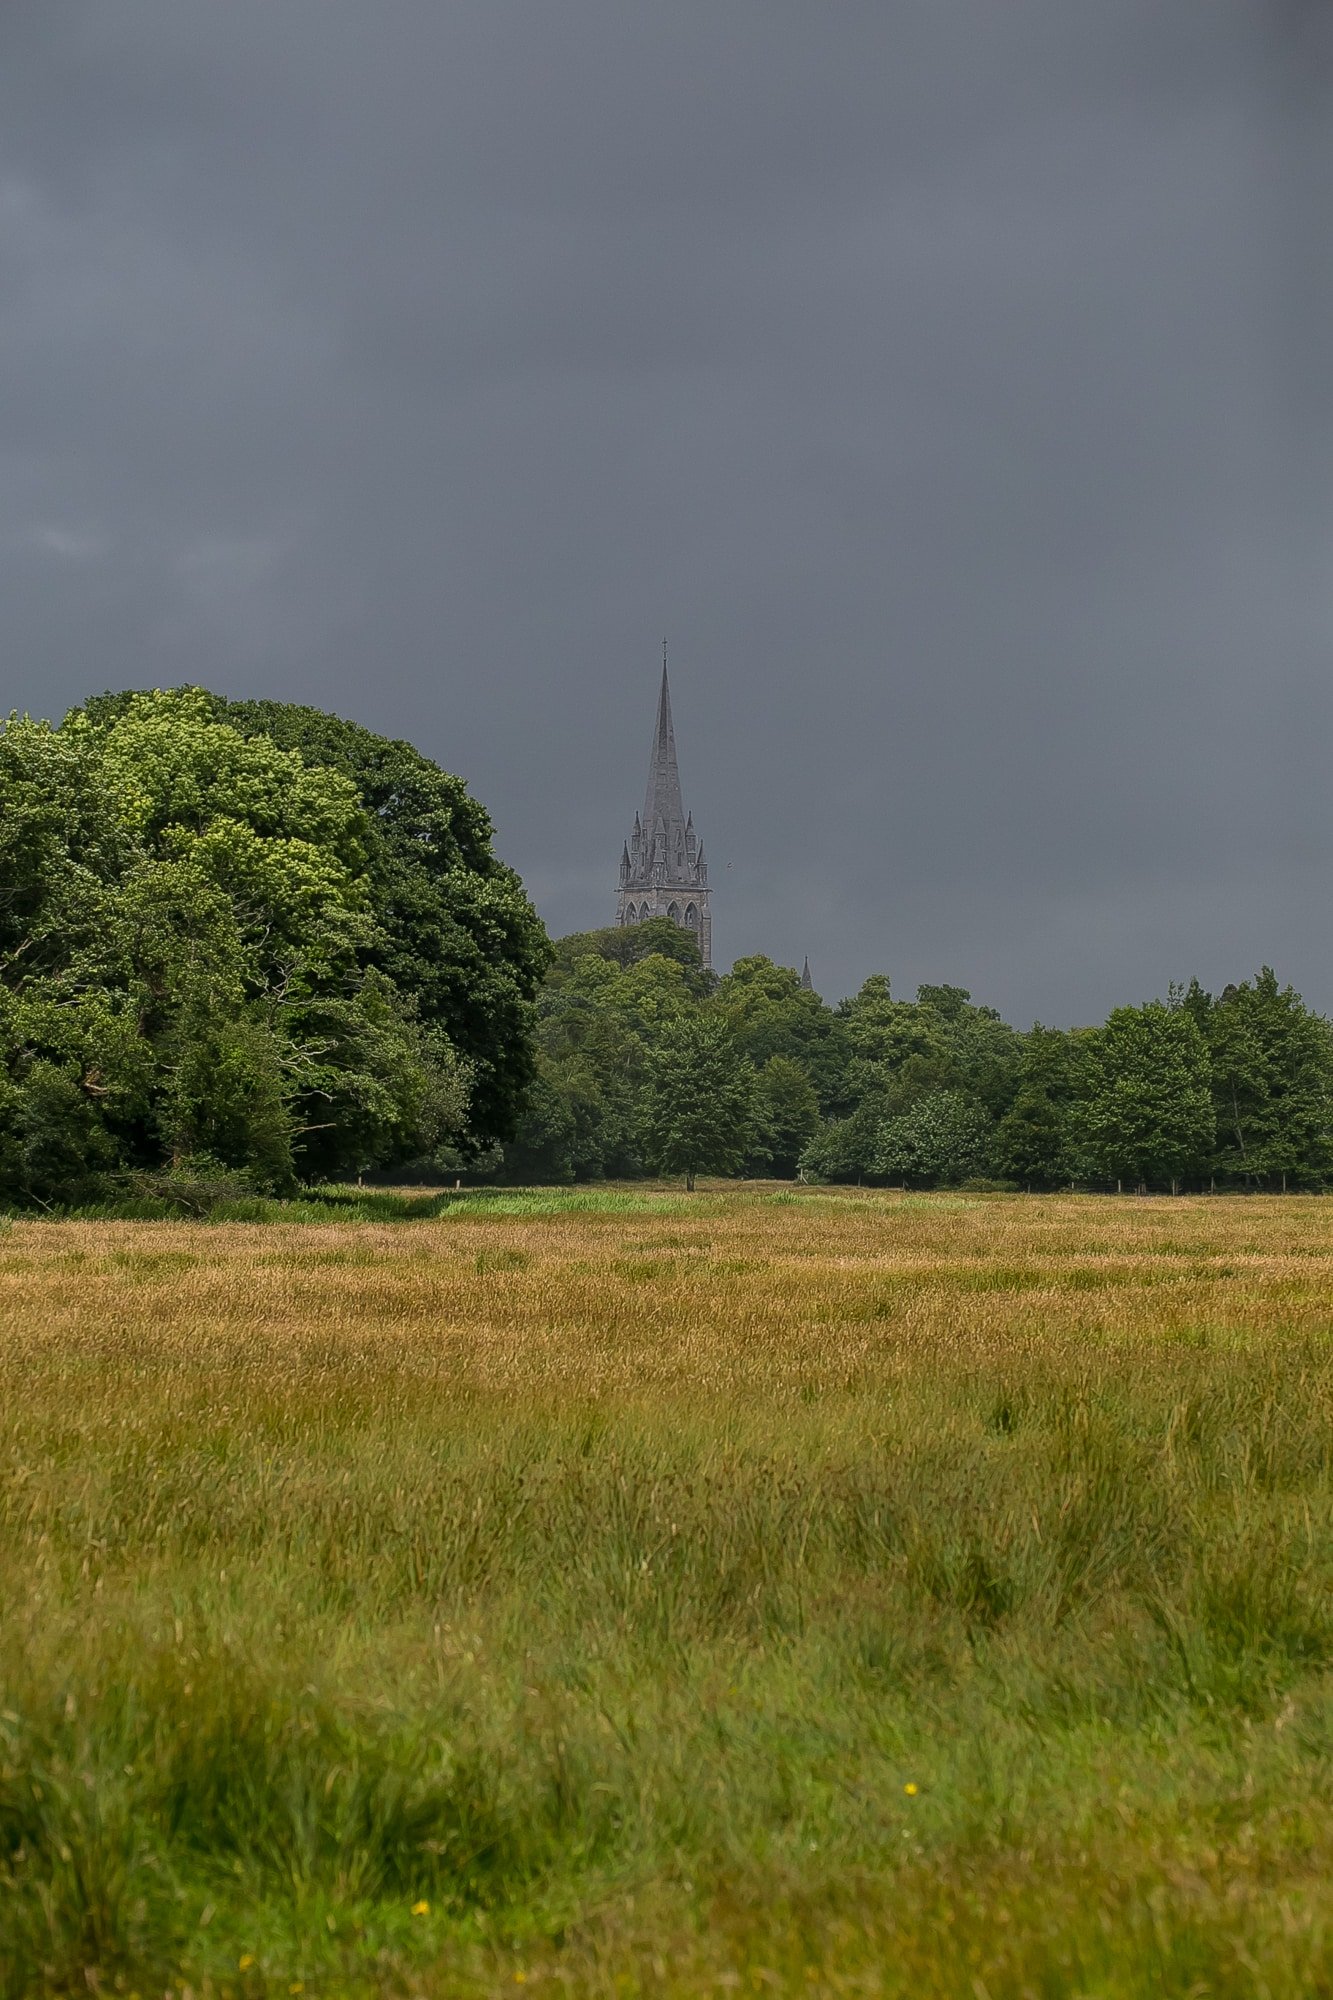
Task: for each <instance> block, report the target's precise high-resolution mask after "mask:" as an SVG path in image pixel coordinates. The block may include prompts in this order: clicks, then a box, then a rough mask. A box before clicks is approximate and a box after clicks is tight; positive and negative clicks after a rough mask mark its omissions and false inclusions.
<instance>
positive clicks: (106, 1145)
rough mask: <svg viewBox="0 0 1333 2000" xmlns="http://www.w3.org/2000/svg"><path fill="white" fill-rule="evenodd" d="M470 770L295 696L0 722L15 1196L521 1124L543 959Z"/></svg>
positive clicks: (134, 699) (175, 694) (462, 1139)
mask: <svg viewBox="0 0 1333 2000" xmlns="http://www.w3.org/2000/svg"><path fill="white" fill-rule="evenodd" d="M549 949H550V948H549V945H548V942H547V939H546V936H545V933H544V931H543V930H542V927H541V925H540V923H539V921H538V919H537V916H536V913H535V912H534V911H533V909H532V907H531V905H530V903H529V902H528V900H527V898H526V896H525V895H524V893H523V890H522V887H521V884H520V883H519V881H518V879H517V877H516V876H515V875H514V874H513V873H512V871H510V870H509V869H507V868H505V867H503V866H502V865H501V864H500V863H499V862H498V861H497V860H496V859H495V857H494V855H493V854H492V852H491V844H490V825H489V822H488V820H487V818H486V815H485V813H484V812H483V811H482V810H481V808H480V807H479V806H478V805H477V804H476V802H475V801H474V800H472V799H471V798H469V796H468V794H467V792H466V790H465V788H464V787H463V785H462V784H461V783H460V782H459V780H458V779H456V778H452V777H450V776H448V775H447V774H446V773H445V772H443V771H441V770H439V769H438V768H437V767H436V766H435V765H433V764H432V763H430V761H429V760H428V759H427V758H425V757H422V756H421V755H420V754H419V753H418V752H417V751H415V750H413V749H412V748H411V746H410V745H408V744H406V743H393V742H389V741H387V740H386V739H384V738H382V737H378V736H374V735H372V734H371V732H369V731H368V730H364V729H359V728H357V727H356V726H355V725H353V724H350V723H344V722H340V721H338V720H337V719H336V718H334V717H332V716H326V715H322V714H320V713H319V712H318V711H316V710H313V709H307V708H296V707H290V706H287V705H284V704H280V703H268V702H256V703H228V702H226V701H223V700H221V699H219V698H218V697H215V696H213V695H210V694H208V693H206V692H205V691H204V690H202V689H199V688H181V689H176V690H174V691H172V692H168V693H161V692H157V693H138V694H123V695H114V696H103V697H100V698H98V699H97V700H94V701H91V702H89V703H88V704H87V706H86V707H85V708H83V709H79V710H75V711H73V712H72V713H71V714H70V715H69V716H67V717H66V719H65V721H64V723H63V724H61V725H60V726H59V727H58V728H55V727H52V726H51V725H50V724H49V723H45V722H35V721H31V720H29V719H27V718H18V717H12V718H11V719H10V721H9V723H8V726H7V727H6V728H5V729H4V731H3V733H2V734H0V1200H3V1201H6V1202H9V1203H32V1204H37V1205H41V1206H48V1207H54V1206H59V1205H66V1204H70V1203H77V1202H86V1201H89V1200H96V1199H101V1198H104V1197H106V1196H107V1195H109V1194H114V1193H116V1192H118V1191H121V1190H123V1189H125V1188H126V1187H127V1186H133V1185H134V1184H135V1183H136V1181H139V1182H142V1181H143V1180H144V1179H145V1177H147V1178H150V1179H151V1178H152V1177H153V1176H157V1177H158V1178H159V1179H161V1178H162V1177H163V1176H166V1177H169V1178H170V1177H174V1178H175V1180H176V1182H177V1183H184V1182H188V1181H190V1180H194V1181H196V1182H201V1181H202V1182H204V1183H206V1182H208V1181H209V1180H210V1178H211V1179H212V1180H214V1181H215V1182H225V1181H227V1180H228V1179H230V1180H232V1181H235V1180H236V1179H238V1178H240V1179H243V1180H245V1181H246V1182H248V1184H250V1185H251V1186H254V1187H256V1188H259V1189H264V1190H272V1191H276V1192H282V1191H284V1190H286V1189H288V1188H290V1187H291V1186H292V1185H294V1184H295V1183H296V1181H297V1180H298V1179H304V1180H310V1179H318V1178H321V1177H327V1176H330V1175H339V1174H346V1173H349V1172H353V1173H354V1172H357V1171H360V1170H364V1169H366V1168H370V1167H375V1166H389V1165H392V1164H393V1163H395V1162H400V1161H402V1160H404V1159H405V1158H409V1157H412V1156H414V1155H420V1154H423V1153H424V1154H430V1153H438V1151H439V1149H440V1148H441V1147H445V1146H449V1147H452V1148H454V1149H456V1152H457V1156H458V1157H460V1158H466V1157H471V1156H472V1155H474V1154H475V1153H476V1151H477V1150H478V1148H480V1147H484V1146H488V1145H492V1144H493V1143H494V1142H496V1141H497V1140H502V1139H504V1138H507V1137H509V1136H510V1135H511V1134H512V1132H513V1130H514V1127H515V1121H516V1118H517V1113H518V1108H519V1105H520V1103H521V1101H522V1098H523V1094H524V1092H525V1090H526V1088H527V1086H528V1084H529V1082H530V1081H531V1077H532V1049H531V1034H530V1016H531V1005H532V998H533V995H534V993H535V992H536V989H537V986H538V984H539V982H540V979H541V976H542V973H543V971H544V969H545V966H546V964H547V962H548V958H549Z"/></svg>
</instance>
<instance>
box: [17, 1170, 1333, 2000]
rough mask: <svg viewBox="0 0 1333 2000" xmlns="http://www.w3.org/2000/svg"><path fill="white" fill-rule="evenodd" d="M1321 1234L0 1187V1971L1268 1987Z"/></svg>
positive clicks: (1296, 1924)
mask: <svg viewBox="0 0 1333 2000" xmlns="http://www.w3.org/2000/svg"><path fill="white" fill-rule="evenodd" d="M599 1202H604V1205H603V1206H601V1207H599V1205H598V1203H599ZM525 1207H526V1209H527V1210H528V1211H529V1212H526V1213H525V1212H523V1211H524V1209H525ZM515 1211H518V1212H515ZM1331 1273H1333V1204H1329V1203H1325V1202H1323V1201H1320V1200H1315V1199H1308V1198H1292V1199H1291V1200H1285V1201H1284V1200H1252V1201H1245V1200H1238V1199H1237V1200H1232V1199H1216V1200H1188V1199H1181V1200H1174V1201H1173V1200H1165V1199H1163V1200H1154V1201H1135V1200H1129V1199H1127V1200H1124V1201H1112V1200H1098V1199H1078V1198H1072V1197H1070V1198H1063V1197H1058V1198H1057V1197H1050V1198H1046V1197H1041V1198H1026V1199H1025V1198H1012V1199H1005V1198H975V1199H973V1198H967V1197H944V1196H941V1197H900V1196H894V1195H885V1194H861V1193H857V1192H850V1191H849V1192H847V1193H832V1192H813V1191H811V1192H805V1191H798V1192H796V1193H794V1194H775V1193H774V1192H773V1191H771V1190H769V1191H765V1190H744V1191H735V1190H729V1189H722V1188H715V1189H710V1190H708V1191H706V1192H703V1193H701V1194H700V1195H699V1196H696V1197H694V1198H686V1197H683V1196H681V1195H678V1194H675V1193H672V1192H670V1191H664V1190H658V1191H653V1192H648V1193H636V1194H632V1195H619V1196H618V1195H614V1194H608V1195H607V1196H606V1197H604V1198H603V1197H597V1198H595V1199H593V1200H592V1201H591V1202H590V1203H589V1202H585V1203H583V1204H582V1205H580V1204H578V1203H576V1204H574V1205H572V1206H571V1205H570V1204H569V1203H568V1202H567V1201H565V1200H562V1199H561V1198H560V1197H559V1196H552V1197H549V1198H547V1197H537V1198H533V1199H531V1200H529V1201H527V1202H526V1203H525V1202H524V1201H522V1200H512V1199H511V1200H508V1201H506V1200H504V1199H501V1200H499V1201H495V1200H490V1201H487V1200H485V1199H483V1200H480V1201H465V1202H463V1203H460V1204H458V1205H457V1206H456V1207H455V1208H453V1209H451V1210H449V1211H448V1212H446V1213H445V1214H444V1215H443V1216H442V1217H441V1218H440V1219H439V1220H435V1221H422V1222H413V1223H406V1224H378V1223H373V1222H353V1223H331V1224H306V1225H300V1226H285V1225H281V1224H278V1225H266V1226H248V1225H245V1224H241V1223H232V1224H222V1225H211V1226H207V1225H190V1224H182V1223H125V1222H100V1223H98V1222H82V1223H80V1222H70V1223H61V1224H44V1223H19V1224H16V1225H15V1226H14V1227H13V1228H12V1229H10V1230H9V1231H8V1232H7V1233H6V1234H5V1236H4V1237H3V1240H0V1398H2V1403H0V1412H2V1413H0V1587H2V1588H3V1591H4V1601H5V1604H6V1615H5V1620H4V1630H3V1644H2V1646H0V1679H2V1683H3V1684H2V1686H0V1710H2V1713H0V1962H5V1963H7V1964H8V1965H10V1966H12V1967H14V1968H15V1970H14V1971H13V1972H12V1973H11V1974H10V1985H9V1987H8V1989H3V1988H0V1990H8V1991H9V1992H11V1993H14V1994H17V1993H20V1992H28V1991H34V1990H41V1989H42V1988H43V1986H44V1987H46V1988H47V1989H50V1990H67V1989H73V1990H79V1991H83V1992H86V1991H87V1990H88V1987H89V1985H90V1984H91V1985H93V1986H94V1987H105V1988H107V1989H109V1990H110V1989H115V1988H116V1987H117V1985H118V1987H119V1990H122V1991H125V1992H129V1991H131V1990H135V1991H139V1992H141V1993H143V1994H147V1993H149V1992H165V1991H166V1990H167V1989H168V1988H169V1987H170V1988H172V1989H173V1990H174V1991H176V1992H180V1991H181V1987H182V1982H184V1983H188V1984H190V1985H191V1986H192V1988H193V1990H194V1991H196V1992H204V1991H210V1992H218V1993H222V1992H227V1991H230V1992H235V1993H237V1994H242V1993H258V1992H275V1993H276V1992H288V1991H289V1990H290V1989H291V1988H292V1987H293V1986H294V1985H295V1983H296V1982H297V1981H300V1982H302V1984H303V1987H304V1990H305V1991H306V1992H309V1993H312V1994H313V1993H317V1992H326V1991H327V1992H330V1993H333V1992H342V1991H347V1992H353V1991H356V1992H363V1991H374V1992H379V1991H420V1992H422V1993H431V1994H451V1993H455V1992H488V1991H500V1990H504V1991H513V1990H514V1988H515V1984H516V1983H517V1984H519V1985H523V1986H526V1985H528V1984H541V1983H543V1982H546V1983H547V1984H549V1985H551V1986H552V1987H553V1989H554V1990H573V1991H578V1992H589V1993H607V1994H610V1993H615V1992H639V1991H642V1992H652V1993H662V1994H667V1993H694V1992H712V1991H726V1990H731V1989H732V1988H734V1987H735V1986H736V1985H737V1984H738V1983H739V1984H740V1985H741V1986H742V1987H743V1988H744V1989H745V1990H751V1991H761V1990H765V1988H767V1989H768V1990H773V1989H775V1988H776V1989H780V1990H791V1991H801V1992H815V1993H817V1992H821V1991H822V1992H843V1991H846V1992H856V1993H884V1994H898V1993H908V1992H911V1993H914V1994H931V1995H933V1994H941V1995H942V1994H953V1993H965V1994H979V1995H989V1996H991V2000H1000V1996H1001V1995H1009V1994H1013V1995H1020V1994H1028V1993H1033V1994H1043V1995H1045V1994H1052V1995H1054V1994H1057V1993H1058V1994H1064V1993H1076V1992H1086V1993H1097V1994H1135V1995H1138V1994H1144V1995H1147V1994H1150V1993H1154V1994H1155V1993H1162V1992H1180V1993H1187V1992H1192V1993H1199V1994H1236V1995H1239V1994H1242V1993H1245V1994H1250V1993H1256V1992H1269V1993H1272V1994H1287V1993H1308V1992H1320V1991H1328V1990H1330V1987H1329V1951H1330V1932H1329V1916H1330V1905H1331V1904H1333V1896H1330V1892H1329V1889H1328V1882H1329V1879H1330V1878H1329V1862H1330V1860H1331V1859H1333V1854H1331V1853H1330V1848H1331V1847H1333V1842H1331V1841H1330V1837H1329V1831H1328V1829H1329V1818H1328V1805H1329V1796H1328V1795H1329V1790H1330V1769H1331V1768H1333V1702H1330V1700H1329V1683H1328V1664H1329V1659H1330V1649H1331V1646H1333V1596H1331V1594H1330V1584H1331V1583H1333V1504H1331V1493H1330V1436H1331V1432H1330V1416H1331V1415H1333V1395H1331V1394H1330V1388H1331V1386H1333V1368H1331V1367H1330V1352H1331V1350H1330V1339H1329V1328H1330V1317H1331V1314H1330V1300H1331V1293H1330V1275H1331ZM908 1787H914V1788H915V1789H912V1790H909V1789H907V1788H908ZM6 1856H7V1857H8V1858H7V1859H6V1858H5V1857H6ZM6 1880H7V1889H8V1893H7V1894H6V1893H5V1882H6ZM423 1904H425V1905H429V1908H428V1909H423V1908H420V1907H419V1906H421V1905H423ZM414 1909H415V1910H416V1914H413V1912H414ZM242 1960H245V1961H247V1962H246V1963H245V1964H244V1965H243V1964H242Z"/></svg>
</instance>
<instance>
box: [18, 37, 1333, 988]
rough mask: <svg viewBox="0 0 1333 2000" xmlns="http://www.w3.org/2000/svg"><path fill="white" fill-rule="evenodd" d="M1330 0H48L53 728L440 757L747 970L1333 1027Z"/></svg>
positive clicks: (552, 860) (489, 800)
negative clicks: (226, 720)
mask: <svg viewBox="0 0 1333 2000" xmlns="http://www.w3.org/2000/svg"><path fill="white" fill-rule="evenodd" d="M1329 14H1330V8H1329V6H1328V4H1327V0H1266V3H1265V4H1260V0H1246V4H1242V0H864V4H861V0H839V4H838V5H836V6H829V5H819V4H816V0H799V4H797V0H657V4H644V0H225V4H224V0H4V4H3V7H0V603H2V604H3V616H4V629H5V646H4V661H5V677H6V680H7V683H8V685H7V689H6V691H5V697H4V704H5V705H6V706H8V705H13V706H16V707H18V708H20V709H22V708H27V709H31V710H33V711H35V712H39V713H45V714H60V713H62V712H63V710H64V709H65V708H66V707H67V706H68V705H69V704H70V703H71V702H73V701H76V700H78V699H80V698H81V697H82V696H83V695H85V694H87V693H89V692H92V691H95V690H97V689H100V688H103V687H107V686H123V685H134V686H143V685H170V684H174V683H177V682H180V681H182V680H198V681H202V682H204V683H206V684H207V685H209V686H211V687H214V688H217V689H220V690H222V691H224V692H227V693H233V694H258V693H265V694H274V695H278V696H283V697H288V698H291V699H295V700H300V701H309V702H316V703H319V704H320V705H322V706H326V707H330V708H334V709H337V710H339V711H340V712H342V713H343V714H347V715H351V716H354V717H356V718H357V719H358V720H360V721H362V722H365V723H367V724H369V725H370V726H371V727H372V728H375V729H379V730H383V731H385V732H387V733H389V734H393V735H404V736H408V737H410V738H412V740H413V741H415V742H416V743H418V744H419V745H420V746H421V747H422V748H423V749H424V750H426V751H427V752H428V753H429V754H430V755H432V756H434V757H437V758H438V759H439V760H440V761H441V762H443V763H444V764H446V765H447V766H448V767H449V768H450V769H452V770H456V771H458V772H460V773H461V774H462V775H463V776H464V777H465V778H466V779H467V780H468V782H469V784H470V785H471V786H472V787H473V789H474V790H475V791H476V792H477V794H478V795H479V796H480V797H481V798H482V799H483V800H484V801H485V803H486V805H487V806H488V807H489V808H490V810H491V812H492V814H493V816H494V818H495V821H496V826H497V831H498V839H499V845H500V848H501V851H502V852H503V853H504V855H505V856H506V858H507V859H509V860H510V861H512V862H513V863H514V864H515V866H516V867H518V868H519V869H520V870H521V872H522V874H523V876H524V877H525V879H526V881H527V883H528V885H529V887H530V889H531V891H532V894H533V896H534V897H535V899H536V901H537V903H538V906H539V908H540V909H541V911H542V913H543V915H544V916H545V918H546V920H547V922H548V924H549V925H550V926H551V927H552V929H553V930H557V931H559V930H568V929H573V928H576V927H577V928H582V927H584V926H588V925H592V924H596V923H600V922H607V921H609V920H610V918H611V916H612V913H613V909H614V890H615V882H616V867H617V862H618V859H619V854H620V843H621V840H622V838H623V837H624V835H625V833H626V832H627V830H628V827H629V823H630V820H631V818H632V815H633V812H634V809H635V806H636V805H637V804H638V803H639V801H640V799H641V795H642V787H643V780H644V775H645V770H646V765H647V757H648V749H649V740H650V734H651V726H652V720H653V708H654V700H655V694H656V679H657V672H658V665H659V659H660V645H661V637H662V634H663V633H664V632H665V633H666V634H668V635H669V637H670V640H671V649H672V681H673V694H674V701H675V712H676V730H677V739H678V742H679V745H680V753H681V763H682V773H683V778H684V786H685V793H686V802H687V804H689V805H690V806H692V808H693V810H694V815H695V819H696V822H697V824H698V825H699V827H700V829H701V831H702V833H703V834H704V836H705V839H706V841H707V844H708V850H709V855H710V859H711V863H712V875H713V882H714V885H715V901H716V919H715V939H716V945H717V950H718V954H719V957H720V958H721V959H722V960H723V961H724V962H725V961H726V960H729V959H730V958H731V957H734V956H736V955H738V954H740V953H742V952H750V951H759V950H763V951H768V952H770V953H771V954H772V955H773V956H775V957H777V958H779V959H782V960H785V961H786V962H789V963H795V964H799V963H800V960H801V957H802V955H803V954H804V953H806V952H808V953H809V954H810V958H811V962H812V965H813V967H814V970H815V974H816V983H817V984H818V985H819V986H820V988H821V990H822V991H823V992H824V993H825V994H826V995H828V996H829V997H831V998H836V997H837V996H838V995H839V994H840V993H843V992H845V991H848V990H851V989H853V988H854V987H855V986H856V985H857V984H858V983H859V982H860V980H861V979H862V978H863V977H864V976H865V975H866V974H868V973H870V972H872V971H876V970H885V971H888V972H889V973H890V975H891V977H892V979H893V982H894V988H895V991H897V992H899V993H901V994H904V995H907V994H910V992H911V990H912V989H913V988H914V987H915V985H916V983H917V982H918V981H919V980H952V981H956V982H958V983H961V984H963V985H966V986H969V987H971V988H972V990H973V992H974V994H975V995H976V996H977V997H978V998H984V999H987V1000H990V1001H992V1002H993V1003H994V1004H996V1005H998V1006H999V1007H1000V1008H1001V1009H1002V1010H1003V1011H1004V1012H1005V1013H1006V1014H1007V1015H1008V1016H1009V1017H1010V1018H1012V1019H1015V1020H1017V1021H1019V1022H1020V1023H1025V1022H1027V1021H1030V1020H1031V1019H1032V1018H1033V1017H1034V1016H1037V1017H1040V1018H1042V1019H1044V1020H1048V1021H1061V1022H1063V1021H1072V1020H1082V1019H1090V1018H1094V1017H1098V1016H1100V1015H1101V1014H1103V1013H1104V1012H1105V1010H1106V1009H1107V1008H1108V1007H1109V1006H1111V1005H1112V1004H1114V1003H1115V1002H1117V1001H1121V1000H1136V999H1142V998H1145V997H1147V996H1148V995H1150V994H1153V993H1157V992H1160V991H1162V990H1164V988H1165V986H1166V983H1167V981H1168V980H1170V979H1172V978H1176V977H1184V976H1187V975H1188V974H1189V973H1191V972H1194V971H1197V972H1198V973H1199V975H1200V977H1202V978H1203V979H1204V981H1205V983H1208V984H1212V985H1214V986H1217V985H1220V984H1222V983H1224V982H1225V981H1226V980H1227V979H1228V978H1232V977H1240V976H1243V975H1244V974H1246V973H1247V972H1249V971H1252V970H1253V969H1254V968H1255V967H1257V966H1258V965H1259V964H1260V963H1261V962H1262V961H1264V960H1268V961H1271V962H1272V963H1274V964H1275V965H1276V966H1277V968H1278V970H1279V971H1280V972H1281V973H1282V974H1283V975H1284V976H1286V977H1290V978H1291V979H1293V980H1294V981H1295V982H1296V983H1297V984H1298V985H1299V986H1301V987H1302V989H1303V990H1304V991H1305V992H1306V994H1307V997H1309V998H1310V999H1311V1000H1313V1001H1314V1002H1315V1003H1317V1004H1319V1005H1321V1006H1323V1007H1325V1008H1333V922H1331V921H1330V919H1331V916H1333V796H1331V790H1330V784H1329V777H1328V773H1329V765H1330V755H1331V753H1333V659H1331V658H1330V654H1331V652H1333V647H1331V645H1330V640H1331V639H1333V586H1331V581H1330V579H1331V577H1333V567H1331V564H1330V547H1331V546H1333V544H1331V543H1330V530H1331V529H1333V506H1330V500H1329V480H1328V452H1329V448H1330V422H1329V412H1330V394H1329V370H1330V366H1331V365H1333V363H1331V360H1330V357H1331V356H1333V324H1331V322H1333V315H1330V311H1329V296H1330V286H1329V282H1328V273H1329V269H1330V261H1331V260H1333V236H1331V234H1330V216H1331V215H1333V203H1330V200H1329V193H1330V188H1331V187H1333V115H1331V114H1330V91H1329V80H1330V72H1331V68H1333V65H1331V62H1330V44H1329V34H1328V24H1329Z"/></svg>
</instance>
